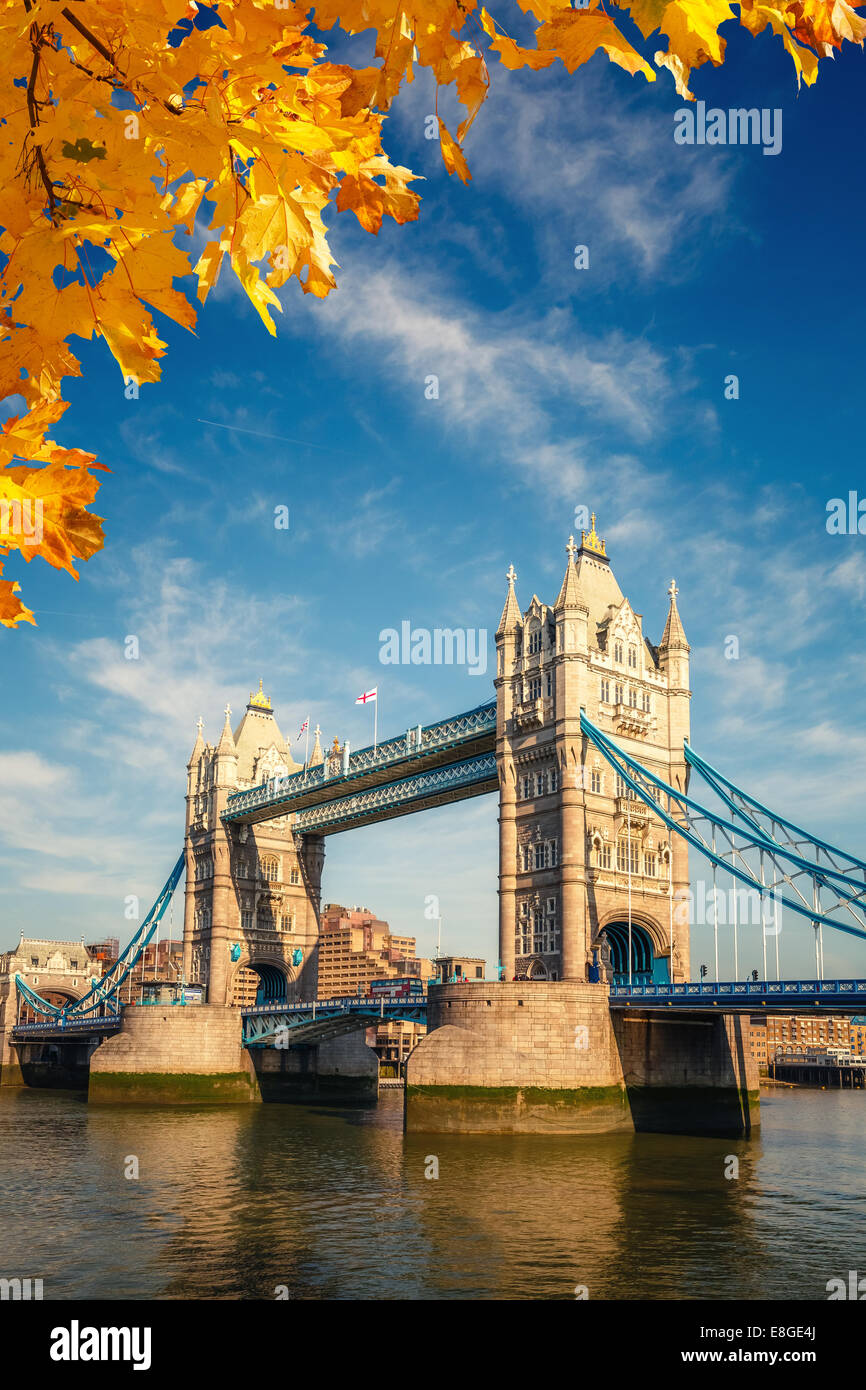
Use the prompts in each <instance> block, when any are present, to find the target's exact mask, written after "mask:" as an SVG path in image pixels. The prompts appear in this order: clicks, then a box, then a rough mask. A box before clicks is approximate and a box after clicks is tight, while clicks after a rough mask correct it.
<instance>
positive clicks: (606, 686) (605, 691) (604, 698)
mask: <svg viewBox="0 0 866 1390" xmlns="http://www.w3.org/2000/svg"><path fill="white" fill-rule="evenodd" d="M601 702H602V704H603V705H607V704H609V703H610V681H602V683H601Z"/></svg>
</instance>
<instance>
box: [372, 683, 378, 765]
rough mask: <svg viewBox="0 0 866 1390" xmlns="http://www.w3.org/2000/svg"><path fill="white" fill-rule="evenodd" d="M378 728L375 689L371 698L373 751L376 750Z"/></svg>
mask: <svg viewBox="0 0 866 1390" xmlns="http://www.w3.org/2000/svg"><path fill="white" fill-rule="evenodd" d="M378 730H379V692H378V690H377V691H376V696H375V699H374V700H373V751H374V752H375V750H376V744H377V741H378Z"/></svg>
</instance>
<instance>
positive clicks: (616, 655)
mask: <svg viewBox="0 0 866 1390" xmlns="http://www.w3.org/2000/svg"><path fill="white" fill-rule="evenodd" d="M613 659H614V661H618V662H619V663H620V665H621V664H622V642H614V644H613Z"/></svg>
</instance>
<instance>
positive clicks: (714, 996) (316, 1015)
mask: <svg viewBox="0 0 866 1390" xmlns="http://www.w3.org/2000/svg"><path fill="white" fill-rule="evenodd" d="M488 983H490V984H491V985H492V987H493V988H494V989H495V982H492V981H489V982H488ZM522 983H523V982H522ZM535 983H536V982H535V981H531V980H527V981H525V984H526V987H527V989H533V988H534V987H535ZM538 983H542V984H543V983H544V982H543V981H540V982H538ZM136 1007H143V1008H147V1007H152V1006H149V1005H140V1006H136ZM162 1007H164V1006H162ZM171 1007H179V1006H177V1005H172V1006H171ZM186 1007H187V1008H197V1007H199V1006H198V1005H195V1004H190V1005H187V1006H186ZM610 1007H611V1008H612V1009H631V1008H634V1009H640V1010H641V1012H644V1011H645V1010H648V1009H649V1010H657V1011H661V1010H666V1009H680V1010H688V1012H689V1013H692V1014H694V1013H706V1014H712V1013H715V1012H716V1011H717V1010H722V1011H723V1012H724V1013H759V1012H761V1011H762V1010H764V1009H767V1010H768V1011H772V1012H773V1013H785V1014H791V1013H809V1014H813V1013H815V1011H816V1010H817V1011H818V1012H820V1013H823V1014H830V1013H835V1014H858V1013H864V1014H866V980H854V979H844V980H814V979H813V980H732V981H721V982H719V983H718V984H715V983H711V984H708V983H707V982H706V981H694V982H692V981H688V982H686V983H684V984H674V985H670V984H658V985H613V986H611V990H610ZM240 1012H241V1018H242V1021H243V1022H242V1026H243V1041H244V1046H245V1047H274V1046H277V1044H276V1042H275V1041H274V1039H275V1038H276V1037H277V1035H282V1036H283V1037H284V1038H285V1039H286V1046H302V1045H304V1044H310V1043H315V1042H323V1041H325V1040H327V1039H328V1038H336V1037H339V1036H340V1035H341V1034H343V1033H351V1032H353V1031H354V1030H355V1029H358V1028H369V1027H372V1026H373V1024H375V1023H377V1022H380V1021H382V1020H387V1019H391V1020H394V1021H399V1020H400V1019H403V1020H406V1021H413V1022H415V1023H426V1021H427V1000H426V997H423V998H422V999H420V1000H412V999H406V1000H396V999H384V998H382V997H381V996H373V995H357V994H356V995H348V996H343V997H339V998H336V999H316V1000H314V1001H312V1002H310V1003H300V1004H282V1003H278V1002H275V1003H270V1004H259V1005H256V1006H254V1007H253V1008H250V1009H241V1011H240ZM121 1025H122V1017H121V1016H120V1015H118V1014H112V1015H111V1016H110V1017H107V1018H91V1019H87V1018H81V1017H75V1016H72V1017H70V1018H68V1019H66V1020H63V1021H61V1022H58V1023H19V1024H17V1025H16V1027H15V1028H14V1029H13V1030H12V1039H13V1041H15V1040H16V1039H17V1040H18V1041H20V1042H25V1041H27V1040H28V1039H32V1040H37V1039H44V1040H45V1041H50V1040H52V1039H54V1040H58V1039H62V1038H73V1037H75V1038H78V1039H80V1038H81V1037H82V1036H83V1035H85V1034H91V1035H96V1034H109V1033H113V1032H116V1031H117V1030H118V1029H119V1028H120V1027H121ZM289 1037H291V1042H289V1041H288V1038H289Z"/></svg>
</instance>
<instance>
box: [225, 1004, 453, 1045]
mask: <svg viewBox="0 0 866 1390" xmlns="http://www.w3.org/2000/svg"><path fill="white" fill-rule="evenodd" d="M241 1014H242V1017H243V1042H244V1046H245V1047H268V1046H274V1045H275V1044H274V1043H273V1042H272V1041H270V1040H271V1039H273V1038H275V1037H276V1036H277V1035H282V1036H283V1037H285V1039H286V1044H285V1045H286V1046H293V1045H294V1046H300V1045H301V1044H304V1043H310V1042H315V1041H319V1042H321V1041H322V1040H323V1039H324V1038H330V1037H338V1036H339V1035H340V1034H341V1033H349V1032H353V1031H355V1030H356V1029H358V1028H369V1027H370V1026H371V1024H372V1023H375V1022H376V1020H377V1019H378V1020H382V1019H393V1020H399V1019H404V1020H408V1021H413V1022H415V1023H426V1022H427V1000H426V998H422V999H417V998H416V999H415V1000H412V999H400V1000H396V999H394V1000H392V999H383V998H381V997H380V998H375V997H373V996H371V995H357V994H355V995H348V996H344V997H340V998H338V999H316V1000H315V1001H314V1002H311V1003H309V1004H270V1005H265V1006H263V1007H262V1006H256V1007H255V1008H252V1009H242V1010H241ZM289 1038H291V1042H289Z"/></svg>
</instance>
